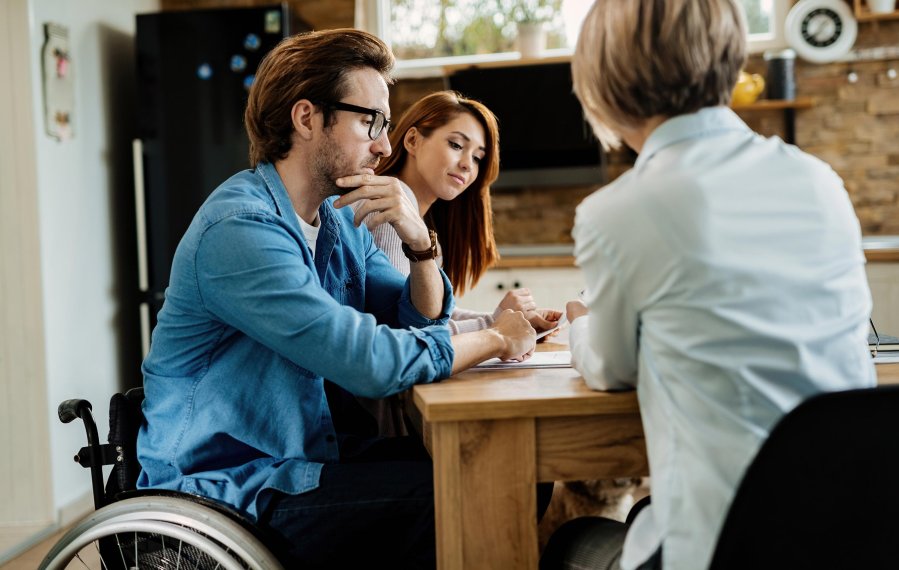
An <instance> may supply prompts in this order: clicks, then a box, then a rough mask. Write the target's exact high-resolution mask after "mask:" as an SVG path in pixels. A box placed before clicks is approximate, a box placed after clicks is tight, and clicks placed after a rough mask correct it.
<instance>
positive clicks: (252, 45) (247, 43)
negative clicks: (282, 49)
mask: <svg viewBox="0 0 899 570" xmlns="http://www.w3.org/2000/svg"><path fill="white" fill-rule="evenodd" d="M261 45H262V40H260V39H259V36H257V35H256V34H247V37H245V38H244V39H243V47H244V48H246V49H248V50H250V51H256V50H257V49H259V46H261Z"/></svg>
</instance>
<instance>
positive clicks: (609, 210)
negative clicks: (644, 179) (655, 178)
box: [577, 169, 637, 218]
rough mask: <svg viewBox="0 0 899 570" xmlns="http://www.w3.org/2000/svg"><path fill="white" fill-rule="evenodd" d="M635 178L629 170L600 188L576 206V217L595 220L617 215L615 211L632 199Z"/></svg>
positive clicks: (634, 174) (632, 171)
mask: <svg viewBox="0 0 899 570" xmlns="http://www.w3.org/2000/svg"><path fill="white" fill-rule="evenodd" d="M636 177H637V176H636V173H635V172H634V170H633V169H631V170H629V171H627V172H625V173H624V174H622V175H621V176H619V177H618V178H616V179H615V180H613V181H612V182H609V183H608V184H606V185H604V186H601V187H600V188H598V189H597V190H596V191H595V192H593V193H592V194H590V195H589V196H587V197H586V198H584V200H583V201H582V202H581V203H580V205H578V207H577V216H578V217H579V218H582V217H589V218H597V217H601V216H607V215H612V216H615V215H617V214H616V213H615V211H616V210H617V209H618V208H620V207H622V206H623V205H625V204H626V203H627V202H628V201H630V200H631V199H633V197H634V189H635V188H636V186H637V185H636Z"/></svg>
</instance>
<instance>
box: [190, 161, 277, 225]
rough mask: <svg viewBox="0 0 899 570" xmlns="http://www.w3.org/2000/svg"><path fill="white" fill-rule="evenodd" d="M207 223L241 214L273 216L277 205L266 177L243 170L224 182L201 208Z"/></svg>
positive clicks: (253, 171) (252, 171)
mask: <svg viewBox="0 0 899 570" xmlns="http://www.w3.org/2000/svg"><path fill="white" fill-rule="evenodd" d="M200 212H201V213H202V216H203V218H204V219H205V220H206V221H207V223H210V224H211V223H216V222H218V221H220V220H223V219H226V218H231V217H236V216H242V215H251V216H271V215H275V214H276V212H277V208H276V206H275V202H274V200H273V199H272V196H271V193H270V192H269V191H268V188H267V187H266V184H265V180H264V179H263V177H262V176H260V175H259V174H258V173H257V172H256V171H255V170H243V171H241V172H238V173H237V174H235V175H233V176H232V177H230V178H228V179H227V180H225V181H224V182H222V183H221V184H220V185H219V186H218V187H217V188H216V189H215V190H213V191H212V193H211V194H210V195H209V197H208V198H207V199H206V201H205V202H204V203H203V205H202V206H201V207H200Z"/></svg>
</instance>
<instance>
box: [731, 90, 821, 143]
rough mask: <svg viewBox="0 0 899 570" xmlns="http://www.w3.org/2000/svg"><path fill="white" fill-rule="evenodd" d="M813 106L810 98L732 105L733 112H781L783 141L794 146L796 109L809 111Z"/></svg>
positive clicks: (762, 100) (813, 103) (760, 100)
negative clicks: (783, 131)
mask: <svg viewBox="0 0 899 570" xmlns="http://www.w3.org/2000/svg"><path fill="white" fill-rule="evenodd" d="M814 106H815V100H814V99H812V98H811V97H797V98H796V99H792V100H783V99H759V100H758V101H756V102H755V103H751V104H749V105H733V106H731V109H733V110H734V111H738V112H739V111H783V114H784V130H785V133H784V140H785V141H786V142H788V143H790V144H796V109H809V108H811V107H814Z"/></svg>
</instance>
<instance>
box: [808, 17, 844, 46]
mask: <svg viewBox="0 0 899 570" xmlns="http://www.w3.org/2000/svg"><path fill="white" fill-rule="evenodd" d="M842 33H843V20H842V19H841V18H840V16H839V15H838V14H837V13H836V12H834V11H833V10H831V9H830V8H818V9H817V10H812V11H811V12H809V13H808V15H806V17H805V18H803V19H802V37H803V38H804V39H805V41H807V42H808V43H809V44H810V45H813V46H815V47H827V46H830V45H833V44H835V43H836V41H837V40H838V39H840V36H841V35H842Z"/></svg>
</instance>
